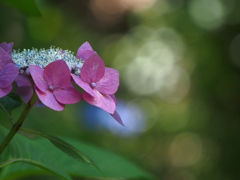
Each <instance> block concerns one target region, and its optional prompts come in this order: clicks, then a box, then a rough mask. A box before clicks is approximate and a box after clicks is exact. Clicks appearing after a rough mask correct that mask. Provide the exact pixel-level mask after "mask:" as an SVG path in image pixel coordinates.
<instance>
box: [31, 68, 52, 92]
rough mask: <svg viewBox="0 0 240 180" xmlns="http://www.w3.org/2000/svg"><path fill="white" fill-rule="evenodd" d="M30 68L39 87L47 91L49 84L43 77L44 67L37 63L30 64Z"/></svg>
mask: <svg viewBox="0 0 240 180" xmlns="http://www.w3.org/2000/svg"><path fill="white" fill-rule="evenodd" d="M28 69H29V72H30V74H31V76H32V78H33V81H34V83H35V85H36V86H37V87H38V89H39V90H40V91H42V92H46V91H47V89H48V84H47V83H46V81H45V80H44V79H43V69H42V68H41V67H39V66H37V65H30V66H29V67H28Z"/></svg>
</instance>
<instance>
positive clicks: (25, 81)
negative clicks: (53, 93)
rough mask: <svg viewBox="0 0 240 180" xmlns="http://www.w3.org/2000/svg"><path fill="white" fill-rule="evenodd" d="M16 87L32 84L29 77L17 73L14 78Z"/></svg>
mask: <svg viewBox="0 0 240 180" xmlns="http://www.w3.org/2000/svg"><path fill="white" fill-rule="evenodd" d="M15 81H16V83H17V85H18V87H21V86H32V83H31V79H30V78H29V77H28V76H27V75H21V74H19V75H18V76H17V78H16V79H15Z"/></svg>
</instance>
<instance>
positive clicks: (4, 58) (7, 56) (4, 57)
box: [0, 47, 13, 70]
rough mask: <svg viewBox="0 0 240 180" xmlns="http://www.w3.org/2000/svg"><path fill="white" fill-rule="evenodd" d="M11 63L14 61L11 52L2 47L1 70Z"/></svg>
mask: <svg viewBox="0 0 240 180" xmlns="http://www.w3.org/2000/svg"><path fill="white" fill-rule="evenodd" d="M9 63H13V61H12V58H11V56H10V54H8V53H7V52H6V51H5V50H4V49H2V48H1V47H0V70H1V69H2V68H3V67H4V66H5V65H7V64H9Z"/></svg>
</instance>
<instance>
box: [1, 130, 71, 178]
mask: <svg viewBox="0 0 240 180" xmlns="http://www.w3.org/2000/svg"><path fill="white" fill-rule="evenodd" d="M0 129H1V132H3V133H1V134H0V140H1V141H2V140H3V138H4V135H3V134H7V133H6V130H5V129H3V128H2V127H1V128H0ZM5 151H6V152H4V154H3V155H2V156H1V161H0V168H3V167H6V166H7V167H8V165H11V164H15V163H17V164H18V163H19V162H24V163H27V164H31V165H34V166H36V167H39V168H41V171H43V170H45V171H48V172H51V173H53V174H55V175H57V176H59V177H61V178H62V179H66V180H71V178H70V176H69V175H68V174H67V173H66V172H65V171H62V170H61V169H62V168H63V167H61V165H59V164H58V163H57V161H58V158H59V157H56V156H52V154H51V153H48V151H51V149H47V148H46V147H45V146H44V145H43V146H42V145H41V144H39V143H38V142H37V141H34V140H30V139H28V138H26V137H24V136H21V135H18V134H17V135H16V136H15V137H14V138H13V140H12V141H11V142H10V144H9V145H8V147H7V148H6V149H5ZM34 166H33V167H34ZM9 167H10V166H9ZM26 167H28V166H26ZM30 167H31V166H30ZM18 168H19V169H22V167H21V164H20V167H18ZM4 174H5V173H1V175H0V179H5V178H6V179H7V177H8V175H7V176H6V177H5V175H4ZM3 177H4V178H3Z"/></svg>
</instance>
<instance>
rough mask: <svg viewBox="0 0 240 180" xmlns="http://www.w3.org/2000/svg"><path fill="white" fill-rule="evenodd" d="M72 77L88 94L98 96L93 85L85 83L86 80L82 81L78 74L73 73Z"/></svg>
mask: <svg viewBox="0 0 240 180" xmlns="http://www.w3.org/2000/svg"><path fill="white" fill-rule="evenodd" d="M71 75H72V78H73V80H74V82H75V83H76V84H77V85H78V86H79V87H81V88H82V89H83V90H84V91H86V92H87V93H88V94H90V95H91V96H96V93H95V91H94V90H93V89H92V88H91V86H90V85H89V84H88V83H85V82H84V81H82V79H81V78H79V77H78V76H76V75H74V74H71Z"/></svg>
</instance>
